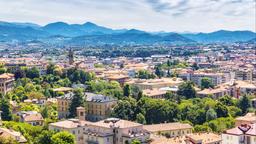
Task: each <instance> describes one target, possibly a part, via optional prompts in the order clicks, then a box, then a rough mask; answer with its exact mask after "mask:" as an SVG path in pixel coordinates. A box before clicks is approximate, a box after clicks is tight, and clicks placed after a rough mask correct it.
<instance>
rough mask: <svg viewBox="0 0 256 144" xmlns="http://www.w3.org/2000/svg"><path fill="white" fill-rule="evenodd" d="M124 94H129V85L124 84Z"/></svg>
mask: <svg viewBox="0 0 256 144" xmlns="http://www.w3.org/2000/svg"><path fill="white" fill-rule="evenodd" d="M123 92H124V96H126V97H128V96H130V94H131V88H130V85H128V84H126V85H125V86H124V88H123Z"/></svg>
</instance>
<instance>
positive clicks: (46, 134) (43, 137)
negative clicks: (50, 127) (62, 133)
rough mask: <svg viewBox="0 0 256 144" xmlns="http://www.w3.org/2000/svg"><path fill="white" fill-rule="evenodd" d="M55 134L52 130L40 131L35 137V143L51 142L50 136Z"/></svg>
mask: <svg viewBox="0 0 256 144" xmlns="http://www.w3.org/2000/svg"><path fill="white" fill-rule="evenodd" d="M54 134H55V132H54V131H47V130H44V131H42V133H40V134H39V136H38V137H37V138H36V143H37V144H52V143H53V142H52V139H51V138H52V136H53V135H54Z"/></svg>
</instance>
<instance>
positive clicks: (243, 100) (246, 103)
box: [238, 96, 251, 114]
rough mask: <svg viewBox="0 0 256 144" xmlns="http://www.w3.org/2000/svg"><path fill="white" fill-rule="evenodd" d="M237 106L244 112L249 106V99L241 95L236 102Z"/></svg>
mask: <svg viewBox="0 0 256 144" xmlns="http://www.w3.org/2000/svg"><path fill="white" fill-rule="evenodd" d="M238 107H239V108H240V109H241V110H242V113H243V114H246V113H247V112H248V109H249V108H250V107H251V102H250V99H249V98H248V97H247V96H243V97H242V98H241V99H240V100H239V102H238Z"/></svg>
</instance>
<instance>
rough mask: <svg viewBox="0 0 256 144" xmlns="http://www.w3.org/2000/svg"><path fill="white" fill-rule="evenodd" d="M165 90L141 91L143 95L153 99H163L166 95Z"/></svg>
mask: <svg viewBox="0 0 256 144" xmlns="http://www.w3.org/2000/svg"><path fill="white" fill-rule="evenodd" d="M166 92H167V91H165V90H160V89H157V88H155V89H145V90H143V91H142V93H143V95H145V96H148V97H151V98H154V99H164V98H165V95H166Z"/></svg>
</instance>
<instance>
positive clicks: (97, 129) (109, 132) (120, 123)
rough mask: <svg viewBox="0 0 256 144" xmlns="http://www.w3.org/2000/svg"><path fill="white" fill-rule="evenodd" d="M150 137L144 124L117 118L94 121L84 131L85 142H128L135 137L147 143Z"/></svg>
mask: <svg viewBox="0 0 256 144" xmlns="http://www.w3.org/2000/svg"><path fill="white" fill-rule="evenodd" d="M149 138H150V134H149V132H147V131H146V130H144V129H143V125H142V124H139V123H135V122H131V121H127V120H120V119H115V118H110V119H105V120H102V121H99V122H96V123H92V124H91V125H89V126H88V129H87V130H86V131H85V132H84V144H92V143H95V144H126V143H130V142H131V141H132V140H134V139H136V140H139V141H140V142H141V143H142V144H146V143H148V142H149Z"/></svg>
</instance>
